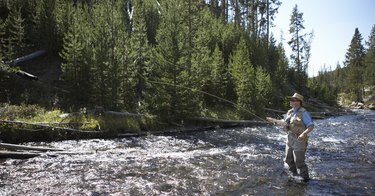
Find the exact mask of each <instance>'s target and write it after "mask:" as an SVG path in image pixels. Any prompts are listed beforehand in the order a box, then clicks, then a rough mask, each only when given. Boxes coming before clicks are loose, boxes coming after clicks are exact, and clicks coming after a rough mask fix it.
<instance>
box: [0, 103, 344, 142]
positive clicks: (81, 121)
mask: <svg viewBox="0 0 375 196" xmlns="http://www.w3.org/2000/svg"><path fill="white" fill-rule="evenodd" d="M306 107H308V108H309V111H310V108H311V115H312V116H313V118H315V119H323V118H327V117H331V116H338V115H343V114H348V113H350V110H349V109H345V108H340V107H332V106H328V105H325V104H324V103H320V102H318V101H314V100H310V101H309V102H307V104H306ZM285 113H286V111H282V110H274V109H266V115H273V116H281V115H282V114H285ZM264 124H267V122H266V121H265V120H262V119H257V120H238V119H233V120H228V119H221V118H217V117H215V118H214V117H194V118H186V119H172V118H169V119H160V118H159V117H157V116H151V115H142V114H134V113H128V112H115V111H104V110H103V109H98V108H96V109H91V110H87V109H82V110H80V111H78V112H74V113H65V112H62V111H60V110H58V109H55V110H51V111H49V110H45V109H44V108H41V107H39V106H35V105H21V106H15V105H2V106H1V107H0V140H1V141H2V142H5V143H23V142H51V141H61V140H77V139H94V138H103V139H106V138H123V137H134V136H145V135H149V134H153V135H163V134H165V135H168V134H176V133H179V132H200V131H206V130H215V129H217V128H231V127H251V126H257V125H264Z"/></svg>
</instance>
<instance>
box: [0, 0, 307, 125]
mask: <svg viewBox="0 0 375 196" xmlns="http://www.w3.org/2000/svg"><path fill="white" fill-rule="evenodd" d="M279 6H280V1H279V0H257V1H251V0H246V1H234V0H233V1H232V0H210V1H201V0H132V1H130V0H109V1H104V0H102V1H100V0H27V1H24V0H14V1H5V0H2V1H0V9H1V12H0V13H1V15H0V27H1V28H0V36H1V37H0V38H1V40H0V41H1V50H0V51H1V52H0V58H1V59H2V60H3V61H4V62H6V61H9V60H12V59H14V58H16V57H19V56H22V55H24V54H27V53H28V52H32V51H34V50H38V49H46V50H48V51H50V52H51V51H52V52H54V53H55V54H56V55H58V56H59V57H60V58H61V59H62V62H61V78H60V79H61V81H62V82H63V84H64V86H63V89H65V90H67V91H69V93H61V92H59V93H56V94H54V95H53V96H51V99H52V97H53V98H54V99H56V100H58V101H54V104H57V105H58V106H61V107H63V108H82V107H93V106H102V107H104V108H106V109H110V110H117V111H130V112H142V113H151V114H158V115H160V116H163V117H170V116H173V117H182V116H184V117H186V116H196V115H199V114H201V113H202V112H205V111H207V110H212V111H224V110H225V109H228V108H233V105H230V104H228V101H229V102H234V103H236V104H237V106H240V107H239V108H245V109H246V110H248V111H251V112H252V113H257V114H262V113H263V110H264V107H265V106H269V107H273V106H274V107H278V108H279V107H282V105H283V97H284V96H285V95H290V94H291V93H292V92H293V91H295V90H296V91H300V92H301V91H306V85H307V82H306V81H307V74H306V70H307V64H308V58H309V50H308V49H309V43H307V42H306V43H304V44H305V45H303V46H302V45H295V43H296V42H297V43H299V42H298V41H296V40H308V39H303V37H298V35H301V34H302V33H301V32H299V33H297V35H296V36H297V37H295V36H293V39H292V40H290V42H289V44H290V45H291V46H292V47H293V48H294V47H295V48H296V49H293V51H295V52H296V53H295V55H293V56H292V57H291V59H292V62H291V65H289V62H288V58H287V57H286V54H285V51H284V48H283V47H284V46H283V45H281V44H276V41H275V39H274V38H273V37H272V35H271V34H270V33H269V28H270V26H272V21H273V18H274V17H275V14H276V13H277V9H278V7H279ZM229 10H231V11H229ZM293 16H295V17H294V18H293ZM292 21H294V23H293V22H292ZM291 22H292V24H291V33H293V32H295V31H296V30H297V29H298V31H302V30H303V28H302V29H301V28H300V27H298V26H295V24H301V22H303V19H302V13H300V12H299V11H298V9H297V6H296V7H295V10H293V14H292V19H291ZM302 27H303V25H302ZM303 48H305V51H303V50H302V49H303ZM301 51H302V53H300V52H301ZM2 80H3V78H2ZM8 82H9V81H8ZM1 85H2V92H1V94H2V102H5V101H8V102H15V101H14V99H12V96H13V95H12V94H11V93H10V92H11V89H12V85H8V86H7V85H3V84H1ZM202 92H204V93H202ZM22 93H23V94H27V93H30V92H29V91H26V90H25V91H24V92H22ZM212 95H214V96H212ZM215 96H217V97H220V98H222V99H220V98H214V97H215ZM56 97H57V98H56ZM18 102H20V100H18ZM23 102H26V101H25V100H23ZM238 114H239V115H240V116H241V118H253V116H252V115H251V114H250V113H249V112H244V110H242V109H239V110H238Z"/></svg>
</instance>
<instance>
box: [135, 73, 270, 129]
mask: <svg viewBox="0 0 375 196" xmlns="http://www.w3.org/2000/svg"><path fill="white" fill-rule="evenodd" d="M138 75H139V76H140V77H141V78H143V79H144V80H145V81H146V82H150V83H154V84H161V85H168V86H174V87H178V88H183V89H188V90H191V91H193V92H194V91H196V92H199V93H202V94H205V95H208V96H211V97H214V98H216V99H219V100H221V101H225V102H227V103H230V104H232V105H234V106H236V107H237V108H240V109H241V110H243V111H246V112H248V113H249V114H251V115H253V116H254V117H256V118H257V119H259V120H261V121H265V122H268V121H267V120H265V119H264V118H261V117H259V116H257V115H256V114H254V113H253V112H251V111H250V110H248V109H246V108H244V107H241V106H239V105H238V104H237V103H235V102H233V101H230V100H227V99H224V98H222V97H219V96H217V95H214V94H211V93H208V92H205V91H202V90H198V89H194V88H190V87H187V86H183V85H178V84H171V83H168V82H162V81H154V80H149V79H146V78H145V77H144V76H142V75H141V74H140V73H138Z"/></svg>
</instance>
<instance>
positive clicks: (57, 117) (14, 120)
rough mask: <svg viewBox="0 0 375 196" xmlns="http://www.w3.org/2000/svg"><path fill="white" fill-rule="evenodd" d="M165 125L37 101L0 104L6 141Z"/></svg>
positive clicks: (85, 135)
mask: <svg viewBox="0 0 375 196" xmlns="http://www.w3.org/2000/svg"><path fill="white" fill-rule="evenodd" d="M162 126H164V125H162V124H160V123H158V120H157V119H156V117H152V116H141V115H136V116H135V115H117V114H111V113H109V114H106V113H101V112H95V113H93V112H90V111H87V110H86V109H81V110H80V111H78V112H69V113H66V112H63V111H61V110H60V109H52V110H46V109H44V108H42V107H39V106H37V105H8V104H2V105H0V140H2V141H3V142H9V143H19V142H27V141H55V140H65V139H81V138H98V137H100V138H109V137H114V136H116V135H118V134H121V133H141V132H143V131H147V130H148V129H157V128H159V127H162Z"/></svg>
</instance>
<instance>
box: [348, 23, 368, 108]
mask: <svg viewBox="0 0 375 196" xmlns="http://www.w3.org/2000/svg"><path fill="white" fill-rule="evenodd" d="M362 39H363V38H362V35H361V33H360V32H359V30H358V28H356V29H355V31H354V35H353V38H352V40H351V42H350V46H349V49H348V51H347V52H346V55H345V66H346V67H347V69H348V75H347V79H346V87H347V90H348V92H349V93H352V94H353V95H354V99H355V100H356V101H357V102H359V101H362V100H363V94H364V80H363V74H364V56H365V48H364V46H363V45H362Z"/></svg>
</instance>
